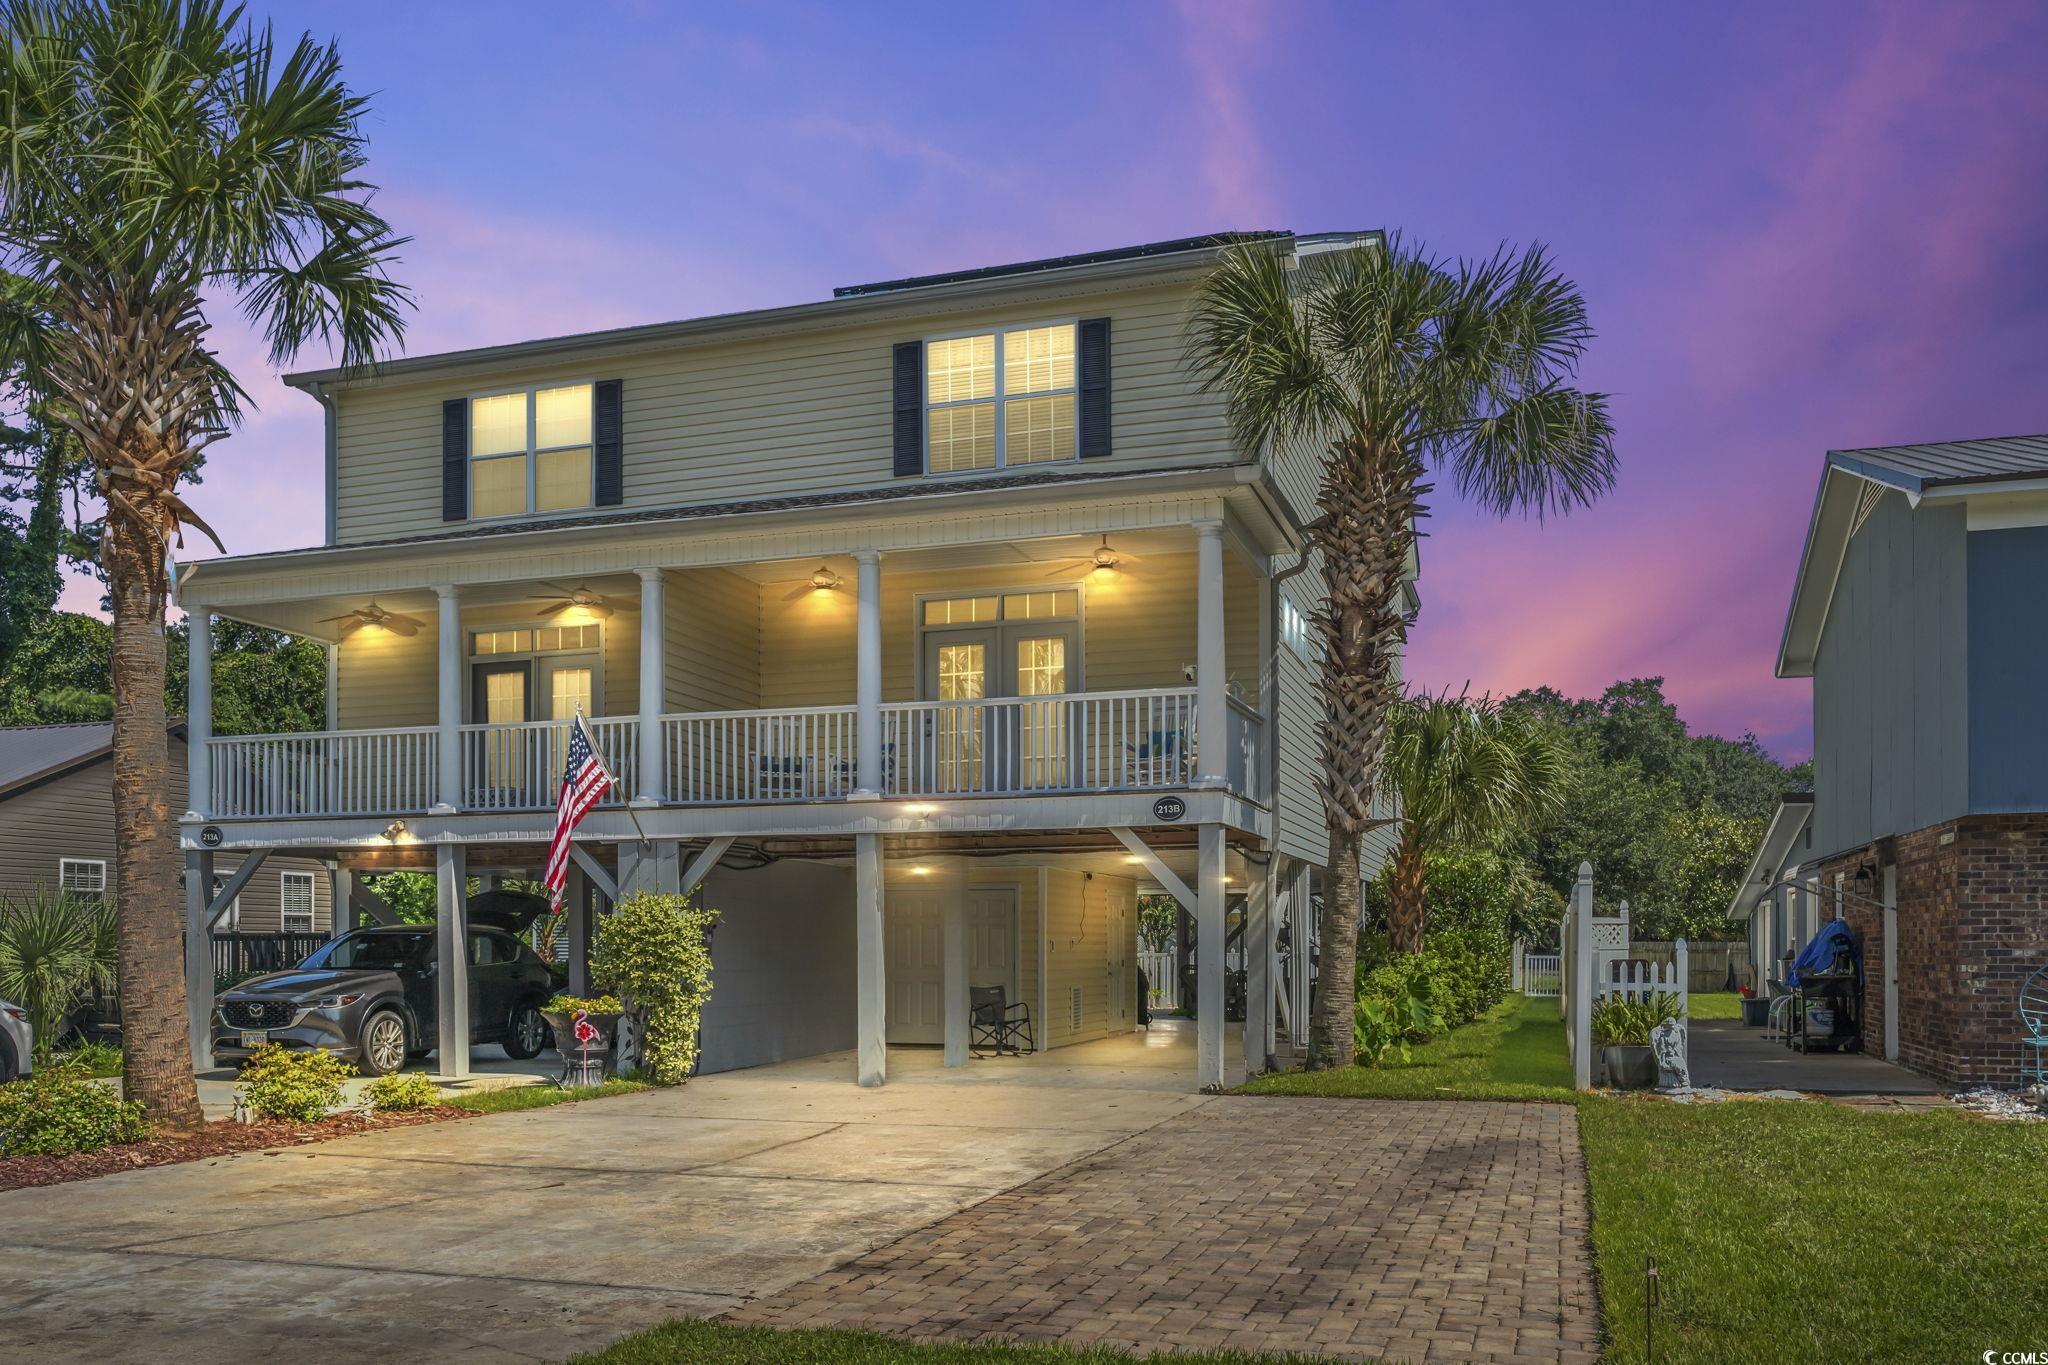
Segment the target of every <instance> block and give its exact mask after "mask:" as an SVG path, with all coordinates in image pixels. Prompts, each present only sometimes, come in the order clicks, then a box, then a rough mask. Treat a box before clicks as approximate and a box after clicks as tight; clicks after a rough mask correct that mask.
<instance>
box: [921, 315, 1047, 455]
mask: <svg viewBox="0 0 2048 1365" xmlns="http://www.w3.org/2000/svg"><path fill="white" fill-rule="evenodd" d="M1074 396H1075V382H1074V324H1073V323H1071V322H1063V323H1058V324H1055V325H1053V326H1050V327H1019V328H1015V329H1013V330H1010V331H1007V332H984V333H981V334H980V335H978V336H966V337H948V338H945V339H943V340H939V341H932V342H927V343H926V346H925V404H926V422H925V428H926V430H927V432H928V433H929V437H928V444H927V446H926V456H925V468H926V470H927V471H928V472H930V473H933V474H955V473H960V472H963V471H966V470H973V469H1001V468H1003V467H1005V466H1008V465H1026V464H1042V463H1044V462H1046V461H1048V460H1071V459H1073V458H1074V457H1075V453H1076V451H1075V444H1074Z"/></svg>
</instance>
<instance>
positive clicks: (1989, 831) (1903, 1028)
mask: <svg viewBox="0 0 2048 1365" xmlns="http://www.w3.org/2000/svg"><path fill="white" fill-rule="evenodd" d="M1777 672H1778V676H1779V677H1781V678H1811V679H1812V680H1813V743H1814V756H1813V766H1814V790H1813V792H1812V794H1811V795H1809V796H1794V797H1791V798H1789V799H1788V800H1787V801H1786V802H1785V803H1784V804H1783V805H1782V806H1781V808H1780V809H1779V811H1778V813H1777V816H1776V818H1774V819H1773V821H1772V822H1771V825H1770V828H1769V830H1768V832H1767V833H1766V835H1765V838H1764V841H1763V844H1762V846H1761V847H1760V848H1759V849H1758V850H1757V853H1756V857H1755V859H1754V860H1753V862H1752V865H1751V867H1750V869H1749V875H1748V878H1747V879H1746V880H1745V882H1744V884H1743V888H1742V890H1741V891H1739V892H1738V893H1737V894H1736V896H1735V899H1734V902H1733V903H1732V904H1731V906H1730V907H1729V914H1730V917H1731V918H1734V919H1747V920H1749V922H1750V926H1751V942H1752V945H1753V947H1754V949H1755V957H1756V961H1755V968H1756V974H1757V977H1758V980H1759V983H1762V982H1767V981H1768V980H1770V979H1771V977H1772V976H1774V975H1778V974H1780V972H1781V968H1780V967H1779V965H1778V964H1780V963H1781V962H1782V960H1783V958H1784V956H1785V954H1786V953H1788V952H1791V951H1795V950H1796V949H1797V948H1798V947H1799V946H1801V945H1802V944H1803V943H1805V942H1807V941H1809V940H1810V939H1811V938H1812V936H1813V934H1814V933H1815V932H1817V930H1818V929H1819V927H1820V925H1821V924H1822V923H1824V922H1825V921H1826V920H1828V919H1833V918H1836V917H1838V916H1839V917H1840V918H1842V919H1845V920H1847V921H1848V924H1849V927H1850V929H1851V931H1852V932H1853V933H1854V935H1855V937H1856V939H1857V941H1858V942H1859V943H1860V944H1861V947H1862V954H1863V971H1864V989H1863V1018H1864V1024H1863V1034H1864V1045H1865V1047H1866V1048H1867V1049H1869V1050H1870V1051H1872V1052H1876V1051H1878V1050H1879V1049H1880V1048H1882V1051H1883V1055H1884V1056H1886V1057H1887V1058H1890V1059H1893V1060H1897V1061H1900V1062H1903V1063H1904V1064H1905V1065H1907V1066H1910V1067H1912V1068H1914V1069H1915V1070H1918V1071H1923V1072H1926V1073H1927V1074H1929V1075H1931V1076H1935V1077H1937V1078H1940V1079H1942V1080H1945V1081H1951V1082H1956V1083H1963V1084H1984V1083H1989V1084H1995V1085H2012V1084H2015V1083H2016V1082H2017V1081H2018V1080H2019V1078H2020V1076H2021V1073H2022V1068H2023V1066H2024V1065H2025V1064H2026V1062H2027V1050H2026V1045H2025V1044H2024V1043H2023V1042H2022V1039H2023V1038H2024V1037H2025V1036H2027V1030H2026V1028H2025V1026H2024V1025H2023V1022H2022V1020H2021V1018H2020V1013H2019V993H2020V989H2021V987H2022V985H2023V984H2024V983H2025V981H2026V980H2027V978H2028V977H2029V976H2031V975H2033V974H2034V973H2035V972H2037V971H2039V970H2041V969H2042V968H2043V967H2044V965H2048V725H2044V724H2043V722H2042V717H2041V695H2042V683H2043V679H2044V678H2048V437H2042V436H2030V437H2010V438H2001V439H1996V440H1979V441H1941V442H1934V443H1930V444H1926V445H1903V446H1884V447H1879V448H1875V449H1862V450H1836V451H1831V452H1829V454H1828V456H1827V460H1826V463H1825V465H1824V466H1823V469H1822V472H1821V478H1820V487H1819V490H1818V492H1817V494H1816V496H1815V499H1814V507H1813V515H1812V518H1811V521H1810V523H1809V525H1808V530H1807V536H1806V544H1805V548H1804V550H1803V551H1802V553H1801V556H1800V564H1799V575H1798V579H1797V581H1796V582H1795V584H1794V586H1793V593H1792V603H1791V609H1790V612H1789V614H1788V617H1787V620H1786V623H1785V632H1784V638H1783V644H1782V646H1781V648H1780V650H1779V655H1778V668H1777Z"/></svg>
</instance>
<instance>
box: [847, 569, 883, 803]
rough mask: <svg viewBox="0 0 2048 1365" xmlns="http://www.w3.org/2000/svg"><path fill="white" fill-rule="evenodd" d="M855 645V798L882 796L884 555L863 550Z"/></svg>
mask: <svg viewBox="0 0 2048 1365" xmlns="http://www.w3.org/2000/svg"><path fill="white" fill-rule="evenodd" d="M854 561H855V563H856V564H858V565H859V571H858V573H857V575H856V577H857V579H858V582H857V584H856V588H857V591H858V593H859V600H858V603H857V607H858V613H859V614H858V620H857V624H856V626H855V643H854V736H855V749H856V767H855V773H854V778H855V784H854V785H855V790H854V793H853V794H854V795H855V796H870V797H872V796H880V795H881V794H882V792H883V789H884V787H885V786H886V783H885V782H884V780H883V775H882V555H881V552H880V551H879V550H861V551H859V552H858V553H856V554H855V555H854Z"/></svg>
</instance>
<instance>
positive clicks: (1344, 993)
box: [1307, 835, 1360, 1071]
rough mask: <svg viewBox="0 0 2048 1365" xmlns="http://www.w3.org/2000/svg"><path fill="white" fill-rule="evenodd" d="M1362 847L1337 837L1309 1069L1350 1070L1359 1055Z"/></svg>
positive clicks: (1319, 961) (1324, 921)
mask: <svg viewBox="0 0 2048 1365" xmlns="http://www.w3.org/2000/svg"><path fill="white" fill-rule="evenodd" d="M1359 891H1360V886H1359V880H1358V841H1357V840H1356V839H1351V838H1344V837H1340V836H1335V835H1333V836H1332V837H1331V840H1330V884H1329V885H1328V886H1327V887H1325V888H1324V889H1323V919H1322V926H1321V934H1322V948H1321V951H1320V952H1319V953H1318V954H1317V958H1316V998H1315V1007H1314V1009H1313V1010H1312V1011H1311V1013H1310V1019H1309V1030H1308V1063H1307V1066H1308V1069H1309V1070H1310V1071H1320V1070H1322V1069H1323V1068H1325V1067H1331V1066H1349V1065H1351V1062H1352V1058H1353V1057H1354V1056H1355V1054H1356V1048H1355V1047H1354V1046H1353V1043H1352V1032H1353V1027H1354V1026H1353V1023H1352V1019H1351V1016H1352V1013H1353V1012H1354V1010H1355V1008H1356V1006H1355V1003H1354V1002H1355V1000H1356V997H1357V995H1358V912H1359Z"/></svg>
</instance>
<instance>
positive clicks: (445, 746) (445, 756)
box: [434, 583, 463, 815]
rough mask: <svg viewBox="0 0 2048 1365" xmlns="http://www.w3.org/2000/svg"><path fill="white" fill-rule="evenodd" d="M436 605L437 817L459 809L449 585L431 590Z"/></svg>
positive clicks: (458, 704)
mask: <svg viewBox="0 0 2048 1365" xmlns="http://www.w3.org/2000/svg"><path fill="white" fill-rule="evenodd" d="M434 600H435V602H436V603H437V604H438V605H439V608H440V615H439V621H438V625H437V629H439V631H440V638H439V644H440V690H439V696H440V705H439V709H438V712H437V715H436V722H437V725H438V729H439V736H438V743H439V744H440V747H441V783H440V789H441V790H440V795H441V799H440V802H439V803H438V804H437V805H435V807H434V813H435V814H437V815H452V814H454V813H455V812H456V811H457V810H459V809H461V807H462V653H463V651H462V602H461V600H460V599H459V598H458V597H457V596H456V593H455V588H454V586H453V585H451V584H447V583H442V584H438V585H436V586H435V588H434Z"/></svg>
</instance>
